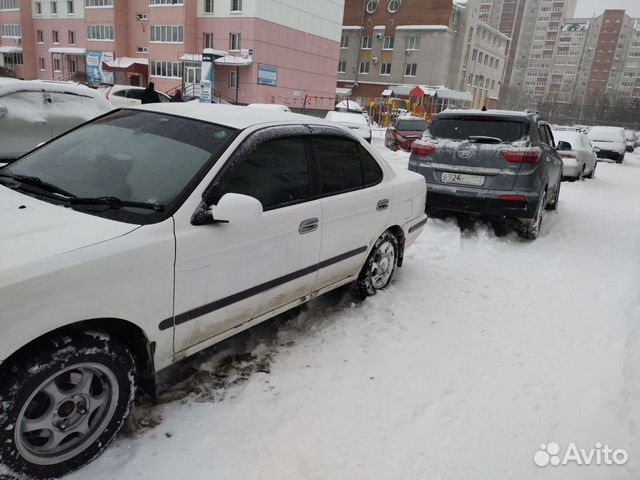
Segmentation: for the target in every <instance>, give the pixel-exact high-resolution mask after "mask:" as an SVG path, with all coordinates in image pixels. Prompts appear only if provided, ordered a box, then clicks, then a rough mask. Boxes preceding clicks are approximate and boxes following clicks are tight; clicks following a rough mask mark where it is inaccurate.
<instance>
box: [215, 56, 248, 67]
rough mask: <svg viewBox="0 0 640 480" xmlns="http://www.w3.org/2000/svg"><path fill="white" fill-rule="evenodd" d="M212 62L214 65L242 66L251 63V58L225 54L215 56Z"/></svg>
mask: <svg viewBox="0 0 640 480" xmlns="http://www.w3.org/2000/svg"><path fill="white" fill-rule="evenodd" d="M213 63H215V64H216V65H231V66H234V67H244V66H247V65H252V64H253V60H252V59H251V58H244V57H236V56H235V55H225V56H224V57H220V58H216V59H215V60H214V61H213Z"/></svg>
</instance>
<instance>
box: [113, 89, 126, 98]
mask: <svg viewBox="0 0 640 480" xmlns="http://www.w3.org/2000/svg"><path fill="white" fill-rule="evenodd" d="M112 96H113V97H126V96H127V90H117V91H115V92H113V94H112Z"/></svg>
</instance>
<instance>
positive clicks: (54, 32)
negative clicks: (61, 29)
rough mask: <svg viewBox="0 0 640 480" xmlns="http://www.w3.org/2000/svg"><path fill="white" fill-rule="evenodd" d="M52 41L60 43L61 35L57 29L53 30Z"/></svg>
mask: <svg viewBox="0 0 640 480" xmlns="http://www.w3.org/2000/svg"><path fill="white" fill-rule="evenodd" d="M51 41H52V42H53V43H60V35H59V34H58V31H57V30H53V31H52V32H51Z"/></svg>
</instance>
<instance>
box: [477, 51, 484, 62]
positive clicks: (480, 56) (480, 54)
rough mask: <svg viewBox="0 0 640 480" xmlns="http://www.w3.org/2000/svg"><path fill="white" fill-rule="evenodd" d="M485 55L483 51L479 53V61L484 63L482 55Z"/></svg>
mask: <svg viewBox="0 0 640 480" xmlns="http://www.w3.org/2000/svg"><path fill="white" fill-rule="evenodd" d="M483 55H484V54H483V53H482V52H480V53H478V63H482V57H483Z"/></svg>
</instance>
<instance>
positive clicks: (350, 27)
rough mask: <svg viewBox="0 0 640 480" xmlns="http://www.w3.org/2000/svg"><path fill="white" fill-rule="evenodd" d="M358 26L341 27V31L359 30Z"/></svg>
mask: <svg viewBox="0 0 640 480" xmlns="http://www.w3.org/2000/svg"><path fill="white" fill-rule="evenodd" d="M361 28H362V27H361V26H360V25H343V27H342V30H360V29H361Z"/></svg>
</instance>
